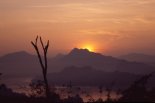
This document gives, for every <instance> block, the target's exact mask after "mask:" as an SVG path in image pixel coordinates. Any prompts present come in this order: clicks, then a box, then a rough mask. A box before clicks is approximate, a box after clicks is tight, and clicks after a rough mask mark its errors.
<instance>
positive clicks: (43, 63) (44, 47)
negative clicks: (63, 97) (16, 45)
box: [31, 36, 50, 98]
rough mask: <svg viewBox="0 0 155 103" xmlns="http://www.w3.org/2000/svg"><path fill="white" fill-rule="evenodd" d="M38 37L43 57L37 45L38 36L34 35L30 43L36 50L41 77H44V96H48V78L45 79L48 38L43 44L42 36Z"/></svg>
mask: <svg viewBox="0 0 155 103" xmlns="http://www.w3.org/2000/svg"><path fill="white" fill-rule="evenodd" d="M39 38H40V43H41V46H42V49H43V58H42V57H41V52H40V50H39V46H38V36H37V37H36V40H35V42H33V41H31V44H32V45H33V47H34V49H35V50H36V52H37V55H38V59H39V62H40V65H41V68H42V73H43V79H44V83H45V90H46V97H47V98H49V96H50V90H49V85H48V80H47V68H48V66H47V51H48V47H49V40H48V41H47V44H46V45H44V43H43V41H42V38H41V37H39Z"/></svg>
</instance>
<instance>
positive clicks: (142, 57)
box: [118, 53, 155, 67]
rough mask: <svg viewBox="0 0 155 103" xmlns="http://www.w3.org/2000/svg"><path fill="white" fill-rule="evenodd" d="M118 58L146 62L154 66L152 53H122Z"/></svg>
mask: <svg viewBox="0 0 155 103" xmlns="http://www.w3.org/2000/svg"><path fill="white" fill-rule="evenodd" d="M118 58H120V59H124V60H127V61H135V62H141V63H146V64H149V65H152V66H154V67H155V56H154V55H146V54H142V53H130V54H127V55H122V56H120V57H118Z"/></svg>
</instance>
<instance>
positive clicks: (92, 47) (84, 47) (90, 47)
mask: <svg viewBox="0 0 155 103" xmlns="http://www.w3.org/2000/svg"><path fill="white" fill-rule="evenodd" d="M81 48H82V49H87V50H89V51H90V52H94V51H95V48H94V46H93V45H90V44H85V45H83V46H82V47H81Z"/></svg>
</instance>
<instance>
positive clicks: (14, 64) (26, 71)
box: [0, 48, 155, 81]
mask: <svg viewBox="0 0 155 103" xmlns="http://www.w3.org/2000/svg"><path fill="white" fill-rule="evenodd" d="M70 66H75V67H79V68H80V67H86V66H89V67H92V68H93V69H95V70H99V71H103V72H115V71H119V72H126V73H132V74H147V73H150V72H152V71H154V70H155V68H154V67H152V66H150V65H147V64H144V63H138V62H131V61H126V60H122V59H118V58H114V57H112V56H105V55H102V54H100V53H94V52H90V51H89V50H87V49H78V48H74V49H73V50H71V51H70V52H69V53H68V54H67V55H62V54H59V55H57V56H56V57H54V58H48V67H49V68H48V73H52V72H61V71H62V70H63V69H64V68H66V67H70ZM0 72H1V73H3V76H4V78H5V79H13V78H16V79H19V78H22V77H23V78H27V77H29V78H32V77H35V76H37V75H40V74H41V68H40V64H39V62H38V58H37V56H35V55H31V54H29V53H27V52H24V51H21V52H15V53H10V54H7V55H5V56H2V57H0ZM78 75H80V74H78ZM4 78H3V79H4ZM12 81H13V80H12Z"/></svg>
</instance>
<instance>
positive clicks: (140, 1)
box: [0, 0, 155, 56]
mask: <svg viewBox="0 0 155 103" xmlns="http://www.w3.org/2000/svg"><path fill="white" fill-rule="evenodd" d="M36 35H40V36H42V37H43V38H44V39H45V40H47V39H49V40H50V50H49V54H50V55H53V54H56V53H67V52H69V51H70V50H71V49H72V48H74V47H78V48H84V46H85V45H87V46H91V47H92V48H93V49H94V51H95V52H99V53H103V54H107V55H121V54H127V53H131V52H140V53H147V54H154V55H155V0H0V56H1V55H4V54H7V53H9V52H14V51H21V50H25V51H28V52H30V53H33V52H34V51H33V48H32V46H31V44H30V41H31V40H34V39H35V37H36Z"/></svg>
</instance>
